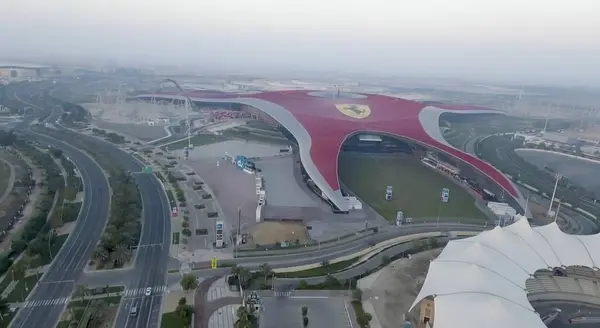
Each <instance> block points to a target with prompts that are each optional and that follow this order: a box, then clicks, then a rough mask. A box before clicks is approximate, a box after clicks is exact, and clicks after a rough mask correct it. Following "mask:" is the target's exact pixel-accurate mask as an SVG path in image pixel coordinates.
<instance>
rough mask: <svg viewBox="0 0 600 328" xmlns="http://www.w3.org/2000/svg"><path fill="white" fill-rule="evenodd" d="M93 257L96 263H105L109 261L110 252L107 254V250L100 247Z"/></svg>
mask: <svg viewBox="0 0 600 328" xmlns="http://www.w3.org/2000/svg"><path fill="white" fill-rule="evenodd" d="M92 256H93V258H94V259H95V260H96V261H101V262H103V261H106V260H107V259H108V252H106V249H104V247H101V246H99V247H96V249H95V250H94V254H93V255H92Z"/></svg>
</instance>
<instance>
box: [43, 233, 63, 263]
mask: <svg viewBox="0 0 600 328" xmlns="http://www.w3.org/2000/svg"><path fill="white" fill-rule="evenodd" d="M68 237H69V234H64V235H60V236H56V237H53V238H52V245H51V246H50V251H51V253H52V256H53V257H54V256H56V254H58V251H60V248H61V247H62V245H63V244H64V243H65V241H66V240H67V238H68ZM40 261H41V265H46V264H50V263H51V262H52V260H51V259H50V254H46V253H44V254H43V255H42V257H41V260H40Z"/></svg>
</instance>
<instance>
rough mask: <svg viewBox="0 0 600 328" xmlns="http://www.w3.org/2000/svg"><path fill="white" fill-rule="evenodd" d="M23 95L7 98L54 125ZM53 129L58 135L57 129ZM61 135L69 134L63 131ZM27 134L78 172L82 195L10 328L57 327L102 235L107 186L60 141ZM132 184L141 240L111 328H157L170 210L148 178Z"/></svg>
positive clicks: (115, 154)
mask: <svg viewBox="0 0 600 328" xmlns="http://www.w3.org/2000/svg"><path fill="white" fill-rule="evenodd" d="M27 92H29V94H27V93H25V94H23V93H19V94H18V93H17V92H15V93H14V94H13V95H14V97H15V99H17V100H19V101H21V102H22V103H23V104H24V105H26V106H31V107H34V108H37V109H38V110H39V111H40V112H42V113H43V114H48V113H49V114H50V115H49V116H48V118H47V119H46V120H45V121H48V122H54V121H55V120H56V119H57V118H58V117H59V115H60V113H58V112H57V111H55V110H54V109H53V110H52V111H49V110H48V109H45V108H44V105H45V104H44V103H43V99H42V98H39V99H37V98H36V99H32V96H31V95H32V93H31V91H27ZM35 94H40V95H41V93H40V92H39V91H36V93H35ZM38 100H39V101H38ZM32 120H33V117H29V118H28V119H27V120H25V121H24V122H23V124H21V127H22V128H23V130H25V129H26V128H27V126H28V124H29V123H30V122H31V121H32ZM58 128H60V129H61V127H60V126H59V127H58ZM61 130H63V129H61ZM63 133H74V132H69V131H67V130H63ZM27 134H28V135H29V136H31V137H33V138H35V139H36V140H38V141H40V142H42V143H46V144H51V145H53V146H56V147H58V148H60V149H62V150H63V152H64V154H65V155H67V156H69V157H70V158H71V159H72V160H73V161H74V162H75V165H76V166H77V167H78V169H79V170H80V172H81V175H82V178H83V181H84V186H85V188H84V190H85V191H84V200H83V206H82V211H81V214H80V217H79V218H78V220H77V225H76V228H75V230H74V231H73V233H71V235H70V237H69V239H68V240H67V241H66V242H65V244H64V246H63V247H62V249H61V251H60V253H59V254H58V255H57V256H56V258H55V260H54V261H53V262H52V264H51V266H50V268H49V270H48V272H47V273H46V274H45V275H44V276H43V278H42V280H41V281H40V283H39V284H38V285H37V287H36V288H35V290H34V291H33V292H32V293H31V294H30V296H29V297H28V300H27V302H25V305H24V307H23V308H22V309H21V310H20V311H19V313H18V314H17V316H16V317H15V320H13V323H12V325H11V327H18V328H26V327H47V326H52V325H54V324H55V323H56V322H57V321H58V319H59V318H60V315H61V313H62V311H63V310H64V308H65V306H66V302H67V301H68V299H69V297H70V295H71V293H72V292H73V289H74V287H75V285H76V284H77V280H78V278H79V277H80V275H81V273H82V271H83V268H84V267H85V265H86V263H87V261H88V259H89V257H90V256H91V252H92V251H93V250H94V248H95V247H96V243H97V241H98V240H99V238H100V235H101V234H102V231H103V230H104V226H105V225H106V221H107V218H108V210H109V204H110V198H109V197H110V196H109V186H108V182H107V181H106V177H105V176H104V174H103V171H102V169H101V168H100V167H99V166H98V164H96V163H95V162H94V161H93V160H92V159H90V158H89V157H88V156H86V155H85V154H84V153H83V152H81V151H79V150H77V149H76V148H75V147H73V146H71V145H69V144H67V143H65V142H62V141H60V140H58V139H64V138H60V135H56V134H53V133H48V134H49V135H54V136H55V137H51V136H46V135H41V134H38V133H34V132H31V131H27ZM75 136H76V137H77V138H85V139H86V141H87V142H88V143H91V144H92V145H94V146H95V147H102V148H103V149H104V150H106V151H108V152H109V153H110V154H111V155H112V156H111V157H112V158H114V160H115V162H116V164H117V165H120V166H122V167H123V168H125V169H126V170H129V171H130V172H139V171H141V164H140V163H138V162H137V161H136V160H135V159H134V158H133V157H132V156H131V155H129V154H127V153H125V152H124V151H122V150H120V149H118V148H116V147H115V146H114V145H112V144H110V143H108V142H104V141H102V140H98V139H96V138H93V137H90V136H82V135H79V134H77V135H75ZM135 179H136V183H137V185H138V188H139V190H140V194H141V198H142V202H143V225H142V234H141V240H140V244H139V247H138V250H137V252H136V259H135V267H134V269H133V270H132V272H131V274H130V275H129V276H128V277H127V278H128V279H127V280H126V281H123V283H124V284H125V285H126V289H127V295H129V296H127V297H125V298H124V299H123V302H122V303H121V307H120V311H119V315H118V318H117V322H116V327H155V326H157V325H158V323H159V322H160V308H161V305H162V293H163V291H164V289H165V288H164V287H165V283H166V281H165V280H166V272H167V262H168V253H169V241H170V222H169V220H170V206H169V203H168V200H167V197H166V195H165V194H164V191H163V187H162V186H161V184H160V181H158V179H157V178H156V177H155V176H154V175H152V174H150V175H143V174H139V175H135ZM147 287H150V288H152V290H153V295H151V296H149V297H146V296H144V293H143V290H144V289H146V288H147ZM140 292H141V293H140ZM133 304H136V306H137V307H138V316H137V317H136V318H131V317H130V316H129V308H130V307H131V306H132V305H133Z"/></svg>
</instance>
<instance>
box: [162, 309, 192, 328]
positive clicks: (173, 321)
mask: <svg viewBox="0 0 600 328" xmlns="http://www.w3.org/2000/svg"><path fill="white" fill-rule="evenodd" d="M160 327H161V328H184V327H186V322H185V321H183V319H182V318H181V317H180V316H178V315H177V313H175V312H168V313H165V314H163V316H162V321H161V322H160Z"/></svg>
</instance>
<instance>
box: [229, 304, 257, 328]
mask: <svg viewBox="0 0 600 328" xmlns="http://www.w3.org/2000/svg"><path fill="white" fill-rule="evenodd" d="M236 315H237V320H236V321H235V324H234V328H253V327H252V321H251V320H250V311H248V308H246V307H245V306H243V305H242V306H240V307H239V308H238V309H237V312H236Z"/></svg>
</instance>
